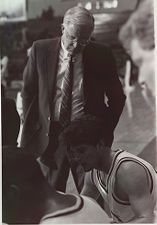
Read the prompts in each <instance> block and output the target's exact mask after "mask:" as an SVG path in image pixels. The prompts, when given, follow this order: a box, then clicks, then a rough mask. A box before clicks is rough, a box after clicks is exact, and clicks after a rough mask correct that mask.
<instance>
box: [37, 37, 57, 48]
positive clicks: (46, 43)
mask: <svg viewBox="0 0 157 225" xmlns="http://www.w3.org/2000/svg"><path fill="white" fill-rule="evenodd" d="M59 40H60V38H59V37H56V38H49V39H41V40H36V41H34V42H33V45H34V46H36V47H48V46H50V45H52V44H55V43H57V42H59Z"/></svg>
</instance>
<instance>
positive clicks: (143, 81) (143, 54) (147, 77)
mask: <svg viewBox="0 0 157 225" xmlns="http://www.w3.org/2000/svg"><path fill="white" fill-rule="evenodd" d="M131 57H132V60H133V61H134V63H135V64H136V65H137V66H138V69H139V74H138V83H139V84H140V85H141V87H142V88H143V89H145V91H146V92H149V93H151V94H152V96H154V97H155V74H154V72H155V71H154V51H153V50H145V49H143V48H142V47H141V45H140V43H139V41H138V40H137V39H133V40H132V42H131Z"/></svg>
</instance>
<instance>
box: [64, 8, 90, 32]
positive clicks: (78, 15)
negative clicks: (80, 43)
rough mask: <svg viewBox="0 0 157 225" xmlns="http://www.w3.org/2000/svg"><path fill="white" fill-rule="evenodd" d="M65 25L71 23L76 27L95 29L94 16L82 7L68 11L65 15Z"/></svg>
mask: <svg viewBox="0 0 157 225" xmlns="http://www.w3.org/2000/svg"><path fill="white" fill-rule="evenodd" d="M63 23H64V24H66V25H68V24H69V23H71V24H74V25H84V26H89V27H91V29H94V17H93V15H92V14H91V13H90V12H89V11H88V10H87V9H85V8H83V7H80V6H75V7H73V8H70V9H68V11H67V12H66V13H65V15H64V19H63Z"/></svg>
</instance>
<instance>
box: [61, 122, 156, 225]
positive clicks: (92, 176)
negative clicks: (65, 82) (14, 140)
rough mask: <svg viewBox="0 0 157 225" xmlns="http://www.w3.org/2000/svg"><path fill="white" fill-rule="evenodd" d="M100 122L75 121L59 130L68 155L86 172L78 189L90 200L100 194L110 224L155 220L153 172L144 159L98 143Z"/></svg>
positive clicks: (152, 221) (101, 127)
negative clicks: (111, 221) (82, 185)
mask: <svg viewBox="0 0 157 225" xmlns="http://www.w3.org/2000/svg"><path fill="white" fill-rule="evenodd" d="M103 126H105V124H104V123H102V122H101V121H100V120H97V119H96V118H95V119H94V120H93V119H92V120H90V119H89V120H78V121H74V122H71V124H70V125H69V126H68V127H67V128H66V129H65V130H64V131H63V132H62V133H61V135H60V140H61V142H63V143H66V144H67V145H69V150H68V154H69V155H70V157H71V160H72V161H76V162H78V163H79V164H80V165H81V166H82V167H83V169H84V171H85V172H87V173H86V175H85V181H84V187H83V190H82V192H81V194H83V195H87V196H89V197H92V198H94V199H98V197H99V196H100V195H101V196H102V198H103V199H104V202H105V204H104V210H105V211H106V213H107V214H108V216H109V217H111V218H112V219H113V222H114V223H155V221H157V220H156V219H157V210H156V209H157V179H156V176H157V174H156V173H155V170H154V168H153V167H152V166H151V165H150V164H149V163H148V162H146V161H145V160H143V159H141V158H140V157H137V156H135V155H133V154H131V153H129V152H126V151H123V150H121V149H118V150H112V149H111V148H110V147H106V146H105V145H104V143H103V142H99V140H100V138H101V136H102V131H103Z"/></svg>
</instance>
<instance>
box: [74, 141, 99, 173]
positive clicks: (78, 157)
mask: <svg viewBox="0 0 157 225" xmlns="http://www.w3.org/2000/svg"><path fill="white" fill-rule="evenodd" d="M71 153H72V157H73V160H74V161H77V162H79V163H80V164H81V165H82V167H83V169H84V170H85V172H88V171H90V170H92V169H94V168H95V169H98V166H99V153H98V151H97V148H96V147H95V146H93V145H86V144H84V145H83V144H82V145H79V146H71Z"/></svg>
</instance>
